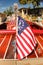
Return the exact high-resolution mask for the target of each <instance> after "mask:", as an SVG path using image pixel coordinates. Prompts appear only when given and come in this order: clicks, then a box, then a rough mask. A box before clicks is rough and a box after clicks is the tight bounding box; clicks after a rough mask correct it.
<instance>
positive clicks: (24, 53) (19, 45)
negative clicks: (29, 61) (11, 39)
mask: <svg viewBox="0 0 43 65" xmlns="http://www.w3.org/2000/svg"><path fill="white" fill-rule="evenodd" d="M17 43H18V45H19V47H20V48H21V50H22V51H23V53H24V55H26V56H27V55H28V54H27V53H26V51H25V50H24V48H23V47H22V46H21V45H20V43H19V41H18V39H17Z"/></svg>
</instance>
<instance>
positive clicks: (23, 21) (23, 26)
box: [18, 16, 29, 34]
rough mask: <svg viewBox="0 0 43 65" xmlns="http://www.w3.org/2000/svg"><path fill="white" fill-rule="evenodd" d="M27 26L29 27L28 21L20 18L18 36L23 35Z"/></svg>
mask: <svg viewBox="0 0 43 65" xmlns="http://www.w3.org/2000/svg"><path fill="white" fill-rule="evenodd" d="M27 26H29V25H28V24H27V23H26V21H25V20H24V19H23V18H22V17H20V16H18V34H21V33H22V32H23V30H24V29H25V28H26V27H27Z"/></svg>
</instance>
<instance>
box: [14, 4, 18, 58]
mask: <svg viewBox="0 0 43 65" xmlns="http://www.w3.org/2000/svg"><path fill="white" fill-rule="evenodd" d="M14 14H15V23H16V41H17V34H18V4H17V3H14ZM15 46H16V43H15ZM14 58H15V59H16V49H15V55H14Z"/></svg>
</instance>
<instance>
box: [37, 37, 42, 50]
mask: <svg viewBox="0 0 43 65" xmlns="http://www.w3.org/2000/svg"><path fill="white" fill-rule="evenodd" d="M36 40H37V42H38V44H39V45H40V47H41V49H42V50H43V46H42V45H41V44H40V42H39V41H38V39H37V38H36Z"/></svg>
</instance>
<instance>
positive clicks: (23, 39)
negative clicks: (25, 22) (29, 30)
mask: <svg viewBox="0 0 43 65" xmlns="http://www.w3.org/2000/svg"><path fill="white" fill-rule="evenodd" d="M21 38H22V39H23V40H24V41H25V43H26V45H27V46H28V47H29V48H30V49H31V50H32V47H31V46H30V45H29V43H28V41H26V40H25V39H24V37H22V35H21Z"/></svg>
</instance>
